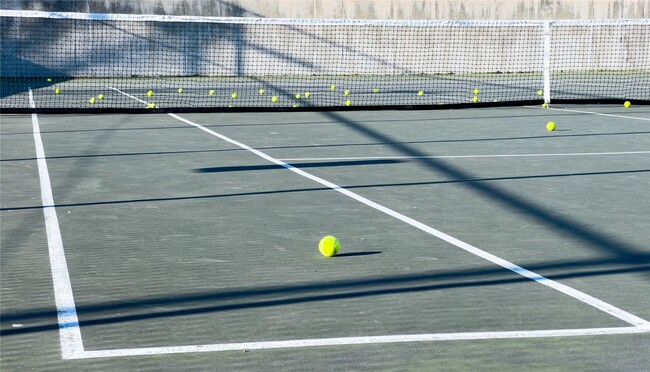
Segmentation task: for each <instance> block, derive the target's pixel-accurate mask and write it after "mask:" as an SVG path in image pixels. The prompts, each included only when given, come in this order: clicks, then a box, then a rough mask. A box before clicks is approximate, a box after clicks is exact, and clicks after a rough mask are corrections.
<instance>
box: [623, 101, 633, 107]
mask: <svg viewBox="0 0 650 372" xmlns="http://www.w3.org/2000/svg"><path fill="white" fill-rule="evenodd" d="M623 106H625V108H630V106H632V102H630V101H625V103H624V104H623Z"/></svg>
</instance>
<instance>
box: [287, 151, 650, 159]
mask: <svg viewBox="0 0 650 372" xmlns="http://www.w3.org/2000/svg"><path fill="white" fill-rule="evenodd" d="M637 154H650V151H624V152H577V153H565V154H492V155H430V156H357V157H342V158H289V159H284V158H283V159H278V160H281V161H325V160H326V161H330V160H391V159H395V160H401V159H406V160H408V159H464V158H518V157H526V158H527V157H546V156H600V155H637Z"/></svg>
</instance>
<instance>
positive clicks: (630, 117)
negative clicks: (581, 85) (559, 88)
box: [524, 106, 650, 121]
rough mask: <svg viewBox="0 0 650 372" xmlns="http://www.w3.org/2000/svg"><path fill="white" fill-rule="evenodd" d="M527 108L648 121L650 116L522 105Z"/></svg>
mask: <svg viewBox="0 0 650 372" xmlns="http://www.w3.org/2000/svg"><path fill="white" fill-rule="evenodd" d="M524 107H528V108H536V109H543V110H555V111H567V112H577V113H580V114H591V115H600V116H611V117H615V118H623V119H634V120H645V121H650V118H640V117H637V116H628V115H614V114H603V113H601V112H593V111H580V110H569V109H564V108H554V107H548V108H543V107H538V106H524Z"/></svg>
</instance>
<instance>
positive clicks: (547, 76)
mask: <svg viewBox="0 0 650 372" xmlns="http://www.w3.org/2000/svg"><path fill="white" fill-rule="evenodd" d="M550 102H551V21H544V103H547V104H548V103H550Z"/></svg>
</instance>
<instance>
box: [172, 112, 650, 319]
mask: <svg viewBox="0 0 650 372" xmlns="http://www.w3.org/2000/svg"><path fill="white" fill-rule="evenodd" d="M169 115H170V116H171V117H173V118H175V119H178V120H180V121H182V122H184V123H187V124H189V125H192V126H194V127H196V128H198V129H200V130H202V131H204V132H206V133H209V134H211V135H213V136H215V137H218V138H220V139H222V140H224V141H226V142H229V143H231V144H233V145H235V146H237V147H240V148H242V149H245V150H248V151H250V152H252V153H254V154H255V155H257V156H259V157H261V158H263V159H266V160H268V161H270V162H271V163H274V164H277V165H280V166H282V167H284V168H287V169H288V170H290V171H292V172H294V173H297V174H299V175H301V176H303V177H305V178H308V179H310V180H312V181H315V182H317V183H320V184H321V185H323V186H326V187H329V188H331V189H333V190H336V191H338V192H340V193H341V194H343V195H346V196H348V197H350V198H352V199H354V200H357V201H358V202H360V203H363V204H365V205H367V206H369V207H371V208H374V209H376V210H378V211H380V212H382V213H385V214H387V215H389V216H391V217H394V218H396V219H398V220H400V221H402V222H404V223H407V224H409V225H411V226H413V227H415V228H417V229H420V230H422V231H424V232H426V233H428V234H430V235H433V236H435V237H437V238H439V239H442V240H444V241H446V242H448V243H450V244H453V245H455V246H456V247H458V248H461V249H463V250H465V251H467V252H469V253H472V254H474V255H476V256H479V257H481V258H484V259H485V260H488V261H490V262H492V263H495V264H497V265H499V266H501V267H503V268H505V269H508V270H510V271H512V272H515V273H517V274H519V275H521V276H524V277H527V278H529V279H531V280H534V281H536V282H538V283H540V284H543V285H545V286H547V287H550V288H553V289H555V290H557V291H559V292H562V293H564V294H566V295H568V296H571V297H573V298H575V299H577V300H579V301H582V302H584V303H586V304H588V305H591V306H593V307H595V308H597V309H599V310H601V311H604V312H606V313H608V314H610V315H612V316H615V317H616V318H618V319H621V320H623V321H625V322H627V323H629V324H632V325H634V326H638V327H649V326H650V322H648V321H647V320H644V319H641V318H639V317H638V316H636V315H633V314H630V313H628V312H626V311H624V310H621V309H619V308H617V307H615V306H613V305H610V304H608V303H606V302H604V301H601V300H599V299H597V298H595V297H592V296H590V295H588V294H586V293H583V292H580V291H578V290H576V289H573V288H571V287H569V286H566V285H564V284H560V283H558V282H556V281H553V280H550V279H548V278H545V277H543V276H541V275H539V274H537V273H535V272H532V271H530V270H527V269H525V268H523V267H520V266H518V265H515V264H513V263H511V262H508V261H506V260H504V259H502V258H500V257H497V256H495V255H493V254H491V253H488V252H486V251H483V250H481V249H479V248H477V247H474V246H472V245H470V244H468V243H465V242H463V241H461V240H459V239H456V238H454V237H453V236H450V235H447V234H445V233H443V232H441V231H438V230H436V229H434V228H433V227H430V226H427V225H425V224H423V223H421V222H419V221H416V220H414V219H412V218H410V217H407V216H405V215H403V214H401V213H399V212H396V211H394V210H392V209H390V208H387V207H384V206H383V205H380V204H378V203H375V202H373V201H372V200H369V199H366V198H364V197H363V196H361V195H358V194H356V193H354V192H352V191H350V190H347V189H345V188H343V187H341V186H339V185H337V184H334V183H332V182H330V181H327V180H325V179H322V178H320V177H317V176H314V175H312V174H310V173H307V172H305V171H303V170H302V169H300V168H296V167H294V166H292V165H290V164H287V163H285V162H283V161H281V160H279V159H276V158H273V157H271V156H269V155H267V154H265V153H263V152H261V151H259V150H257V149H254V148H252V147H250V146H248V145H245V144H243V143H241V142H238V141H235V140H233V139H231V138H229V137H226V136H224V135H222V134H219V133H217V132H215V131H213V130H211V129H208V128H206V127H204V126H202V125H200V124H196V123H194V122H192V121H190V120H187V119H184V118H182V117H180V116H178V115H176V114H171V113H170V114H169Z"/></svg>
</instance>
